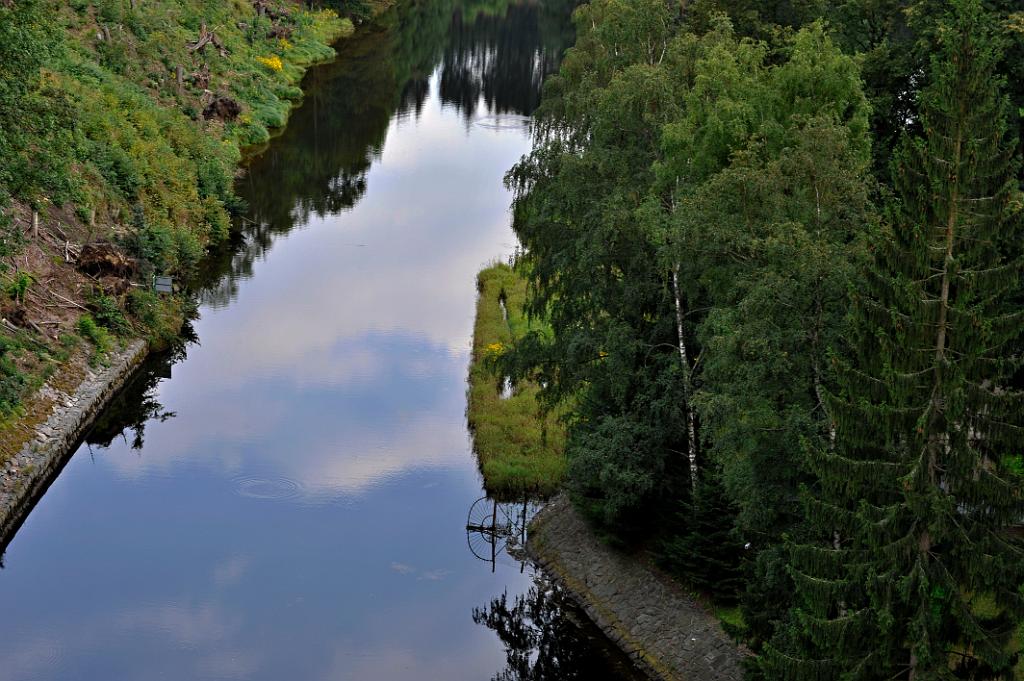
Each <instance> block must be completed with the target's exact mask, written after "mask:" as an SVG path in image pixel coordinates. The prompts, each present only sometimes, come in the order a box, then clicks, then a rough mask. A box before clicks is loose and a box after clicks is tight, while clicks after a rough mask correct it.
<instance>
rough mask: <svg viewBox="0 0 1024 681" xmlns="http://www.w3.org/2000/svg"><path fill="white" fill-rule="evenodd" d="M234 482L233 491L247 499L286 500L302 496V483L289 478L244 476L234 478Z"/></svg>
mask: <svg viewBox="0 0 1024 681" xmlns="http://www.w3.org/2000/svg"><path fill="white" fill-rule="evenodd" d="M234 484H235V492H236V493H237V494H238V495H239V496H242V497H247V498H249V499H269V500H271V501H287V500H289V499H296V498H298V497H300V496H302V485H300V484H299V483H298V482H296V481H294V480H292V479H290V478H284V477H272V478H263V477H258V476H245V477H241V478H235V480H234Z"/></svg>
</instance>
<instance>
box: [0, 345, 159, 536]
mask: <svg viewBox="0 0 1024 681" xmlns="http://www.w3.org/2000/svg"><path fill="white" fill-rule="evenodd" d="M146 352H147V344H146V342H145V341H134V342H133V343H131V344H130V345H129V346H128V347H126V348H125V349H123V350H121V351H120V352H115V353H112V355H111V356H110V358H109V361H110V363H109V366H106V367H103V368H101V369H99V370H94V371H90V372H89V373H88V374H86V377H85V380H83V381H82V382H81V384H80V385H79V386H78V388H77V389H76V390H75V392H74V393H73V394H71V395H68V394H65V393H62V392H60V391H57V390H55V389H54V388H52V387H50V386H49V385H45V386H43V388H42V389H41V391H43V392H46V393H48V396H49V397H51V398H52V399H53V408H52V411H51V412H50V416H49V418H48V419H47V420H46V422H45V423H43V424H42V425H40V426H38V427H37V428H36V434H35V437H34V438H33V439H32V440H30V441H29V443H28V444H26V445H25V446H24V447H23V448H22V450H21V452H19V453H18V454H17V455H15V456H13V457H11V458H10V459H9V460H8V461H7V462H6V463H4V464H3V470H0V549H2V547H4V546H6V545H7V543H8V541H10V539H11V536H12V535H13V533H14V532H15V531H16V530H17V528H18V527H19V526H20V525H21V522H22V521H23V520H24V519H25V516H26V515H27V514H28V512H29V511H30V510H32V505H33V504H34V503H35V501H36V499H38V498H39V495H41V494H42V493H43V492H44V491H45V490H46V488H47V487H48V486H49V484H50V482H52V480H53V476H54V475H55V474H56V473H57V472H58V471H59V470H60V469H61V468H62V467H63V465H64V463H65V462H66V460H67V456H68V455H69V454H70V453H71V448H72V447H74V446H75V445H76V444H77V443H78V441H79V439H80V438H81V437H82V436H83V435H84V434H85V431H86V429H87V428H88V427H89V426H90V425H91V424H92V422H93V419H94V418H95V417H96V415H97V414H98V413H99V411H100V410H101V409H102V408H103V407H104V406H106V404H107V403H108V402H109V401H110V399H111V398H112V397H113V396H114V394H115V393H116V392H117V391H118V390H119V389H120V388H121V386H122V385H124V383H125V381H127V380H128V378H129V377H130V376H131V375H132V372H133V371H134V370H135V369H136V368H137V367H138V366H139V364H140V363H141V362H142V360H143V359H144V358H145V357H146Z"/></svg>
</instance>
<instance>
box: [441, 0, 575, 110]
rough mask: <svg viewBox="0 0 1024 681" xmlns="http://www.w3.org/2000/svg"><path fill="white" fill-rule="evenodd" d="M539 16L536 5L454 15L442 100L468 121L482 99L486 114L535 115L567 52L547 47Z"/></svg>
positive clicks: (447, 49) (445, 58)
mask: <svg viewBox="0 0 1024 681" xmlns="http://www.w3.org/2000/svg"><path fill="white" fill-rule="evenodd" d="M542 16H543V10H542V8H541V6H540V5H538V4H535V3H511V4H508V5H507V6H506V7H505V8H504V10H503V11H500V12H496V13H491V12H485V11H478V12H475V13H474V12H472V11H470V10H469V9H466V10H457V11H456V12H455V13H454V14H453V15H452V23H451V29H450V31H449V36H448V47H447V48H446V49H445V54H444V63H443V64H442V66H441V83H440V91H441V99H442V100H443V101H444V102H446V103H449V104H453V105H455V106H456V107H457V108H458V109H459V110H461V111H462V112H463V113H464V115H465V116H466V117H467V118H470V117H472V116H473V114H475V113H476V109H477V106H478V105H479V103H480V100H481V98H482V99H483V102H484V105H485V107H486V108H487V111H488V113H499V114H501V113H515V114H522V115H528V114H530V113H533V110H534V109H536V108H537V105H538V104H539V103H540V94H541V86H542V85H543V83H544V78H545V77H546V76H547V75H549V74H551V73H553V72H554V71H555V70H556V69H557V68H558V63H559V60H560V58H561V52H562V49H564V47H565V46H564V45H559V46H555V47H551V46H549V45H546V44H545V41H544V39H543V35H542V29H543V25H542V21H541V18H542Z"/></svg>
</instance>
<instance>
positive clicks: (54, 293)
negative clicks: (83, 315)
mask: <svg viewBox="0 0 1024 681" xmlns="http://www.w3.org/2000/svg"><path fill="white" fill-rule="evenodd" d="M46 292H47V293H49V294H50V295H51V296H53V297H54V298H57V299H59V300H63V301H64V302H65V303H71V304H72V305H74V306H75V307H77V308H80V309H82V310H85V311H86V312H88V311H89V308H87V307H86V306H85V305H82V304H81V303H76V302H75V301H73V300H70V299H68V298H65V297H64V296H62V295H61V294H59V293H56V292H54V291H52V290H51V289H46Z"/></svg>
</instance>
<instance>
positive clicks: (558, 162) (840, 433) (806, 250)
mask: <svg viewBox="0 0 1024 681" xmlns="http://www.w3.org/2000/svg"><path fill="white" fill-rule="evenodd" d="M1021 9H1022V8H1021V6H1020V3H1019V2H1017V1H1015V0H986V1H985V2H982V1H981V0H950V1H936V0H845V1H839V0H835V1H831V0H830V1H826V0H797V1H793V0H789V1H787V0H778V1H769V2H751V1H749V0H690V1H689V2H687V1H686V0H683V1H682V2H665V1H664V0H593V1H592V2H590V3H589V4H585V5H582V6H581V7H580V8H579V9H578V10H577V13H576V26H577V42H576V46H575V47H574V48H572V49H570V50H569V52H568V53H567V55H566V57H565V60H564V62H563V64H562V67H561V70H560V72H559V73H558V74H557V75H555V76H553V77H552V78H551V79H550V80H549V81H548V83H547V85H546V87H545V92H544V98H543V102H542V104H541V108H540V110H539V113H538V114H537V117H536V127H535V142H534V148H533V151H532V152H531V153H530V154H529V155H528V156H526V157H524V158H523V159H522V161H521V162H520V163H519V164H518V165H517V166H516V167H515V168H513V169H512V170H511V171H510V172H509V173H508V175H507V183H508V185H509V187H510V188H511V189H513V190H514V192H515V201H514V206H513V216H514V227H515V231H516V233H517V235H518V237H519V239H520V240H521V243H522V246H523V252H522V254H520V255H519V257H518V260H517V266H518V268H519V270H520V271H521V272H523V273H524V274H525V276H526V277H527V278H528V280H529V294H528V297H527V302H526V305H527V309H528V311H529V312H530V314H532V315H534V316H536V317H539V318H543V319H545V320H546V321H547V322H548V323H549V324H550V331H547V330H545V332H544V333H533V334H527V335H526V336H525V337H524V338H522V339H520V340H519V341H518V342H517V343H516V344H515V346H514V347H513V348H512V349H510V350H508V351H507V352H505V353H504V354H503V356H502V357H501V359H500V361H501V363H502V364H503V365H504V369H505V370H506V371H507V372H509V373H510V374H512V375H514V376H516V377H517V378H518V379H519V380H526V379H528V380H531V381H535V382H537V384H539V385H541V386H543V389H542V391H541V398H542V399H543V400H544V401H545V402H546V404H547V405H548V406H549V407H551V408H556V407H557V408H558V409H561V410H564V411H563V413H565V414H566V420H567V426H568V440H567V444H566V453H567V456H568V474H567V475H568V485H569V489H570V492H571V494H572V497H573V499H574V501H575V503H576V504H577V505H578V507H580V508H581V509H583V510H584V511H585V512H586V514H587V515H588V516H589V517H590V518H591V519H592V520H593V522H594V523H595V524H597V526H598V527H600V528H601V530H602V531H603V533H604V534H605V535H606V536H607V537H608V538H609V540H611V541H614V542H617V543H619V544H621V545H624V546H627V547H631V548H633V549H638V548H639V549H643V550H647V551H650V552H651V553H653V554H654V555H655V556H656V557H657V559H658V560H659V561H660V562H661V563H662V565H663V566H664V567H665V568H666V569H668V570H670V571H672V572H673V573H674V574H676V575H678V576H679V577H680V579H682V580H683V581H684V582H686V583H688V584H690V585H692V586H694V587H695V588H697V589H699V590H701V591H703V592H705V593H707V594H709V595H710V596H711V597H713V598H714V599H715V600H716V601H718V602H719V603H724V604H729V603H738V604H739V612H740V613H741V615H742V616H741V617H736V618H734V620H731V624H730V629H731V630H732V631H731V633H733V634H734V635H735V636H736V637H737V638H738V639H740V640H742V641H743V642H745V643H746V644H747V645H748V646H749V647H750V648H751V649H752V650H753V651H754V652H755V653H756V655H755V656H753V657H752V658H751V662H750V666H749V676H750V678H767V679H808V680H810V679H815V680H817V679H879V680H881V679H915V680H919V681H920V680H923V679H952V678H970V679H982V678H1014V676H1015V674H1016V673H1019V672H1018V671H1017V669H1018V655H1019V648H1020V645H1021V644H1020V640H1019V627H1020V624H1021V621H1022V617H1024V545H1022V544H1021V532H1020V530H1019V527H1020V525H1021V523H1022V522H1024V498H1022V485H1024V460H1022V457H1021V455H1022V451H1021V446H1022V444H1024V437H1022V430H1021V429H1022V427H1024V412H1022V399H1024V393H1022V392H1021V388H1022V385H1021V381H1022V374H1021V351H1022V349H1024V336H1022V331H1024V324H1022V319H1021V310H1022V308H1021V303H1022V294H1024V289H1022V285H1024V260H1022V256H1024V241H1022V236H1024V235H1022V233H1021V229H1022V210H1024V208H1022V198H1021V197H1022V195H1021V180H1022V173H1021V150H1020V146H1019V144H1018V137H1019V133H1020V130H1021V127H1020V126H1021V122H1020V121H1021V113H1022V108H1024V13H1022V12H1021ZM545 329H547V327H546V326H545Z"/></svg>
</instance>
